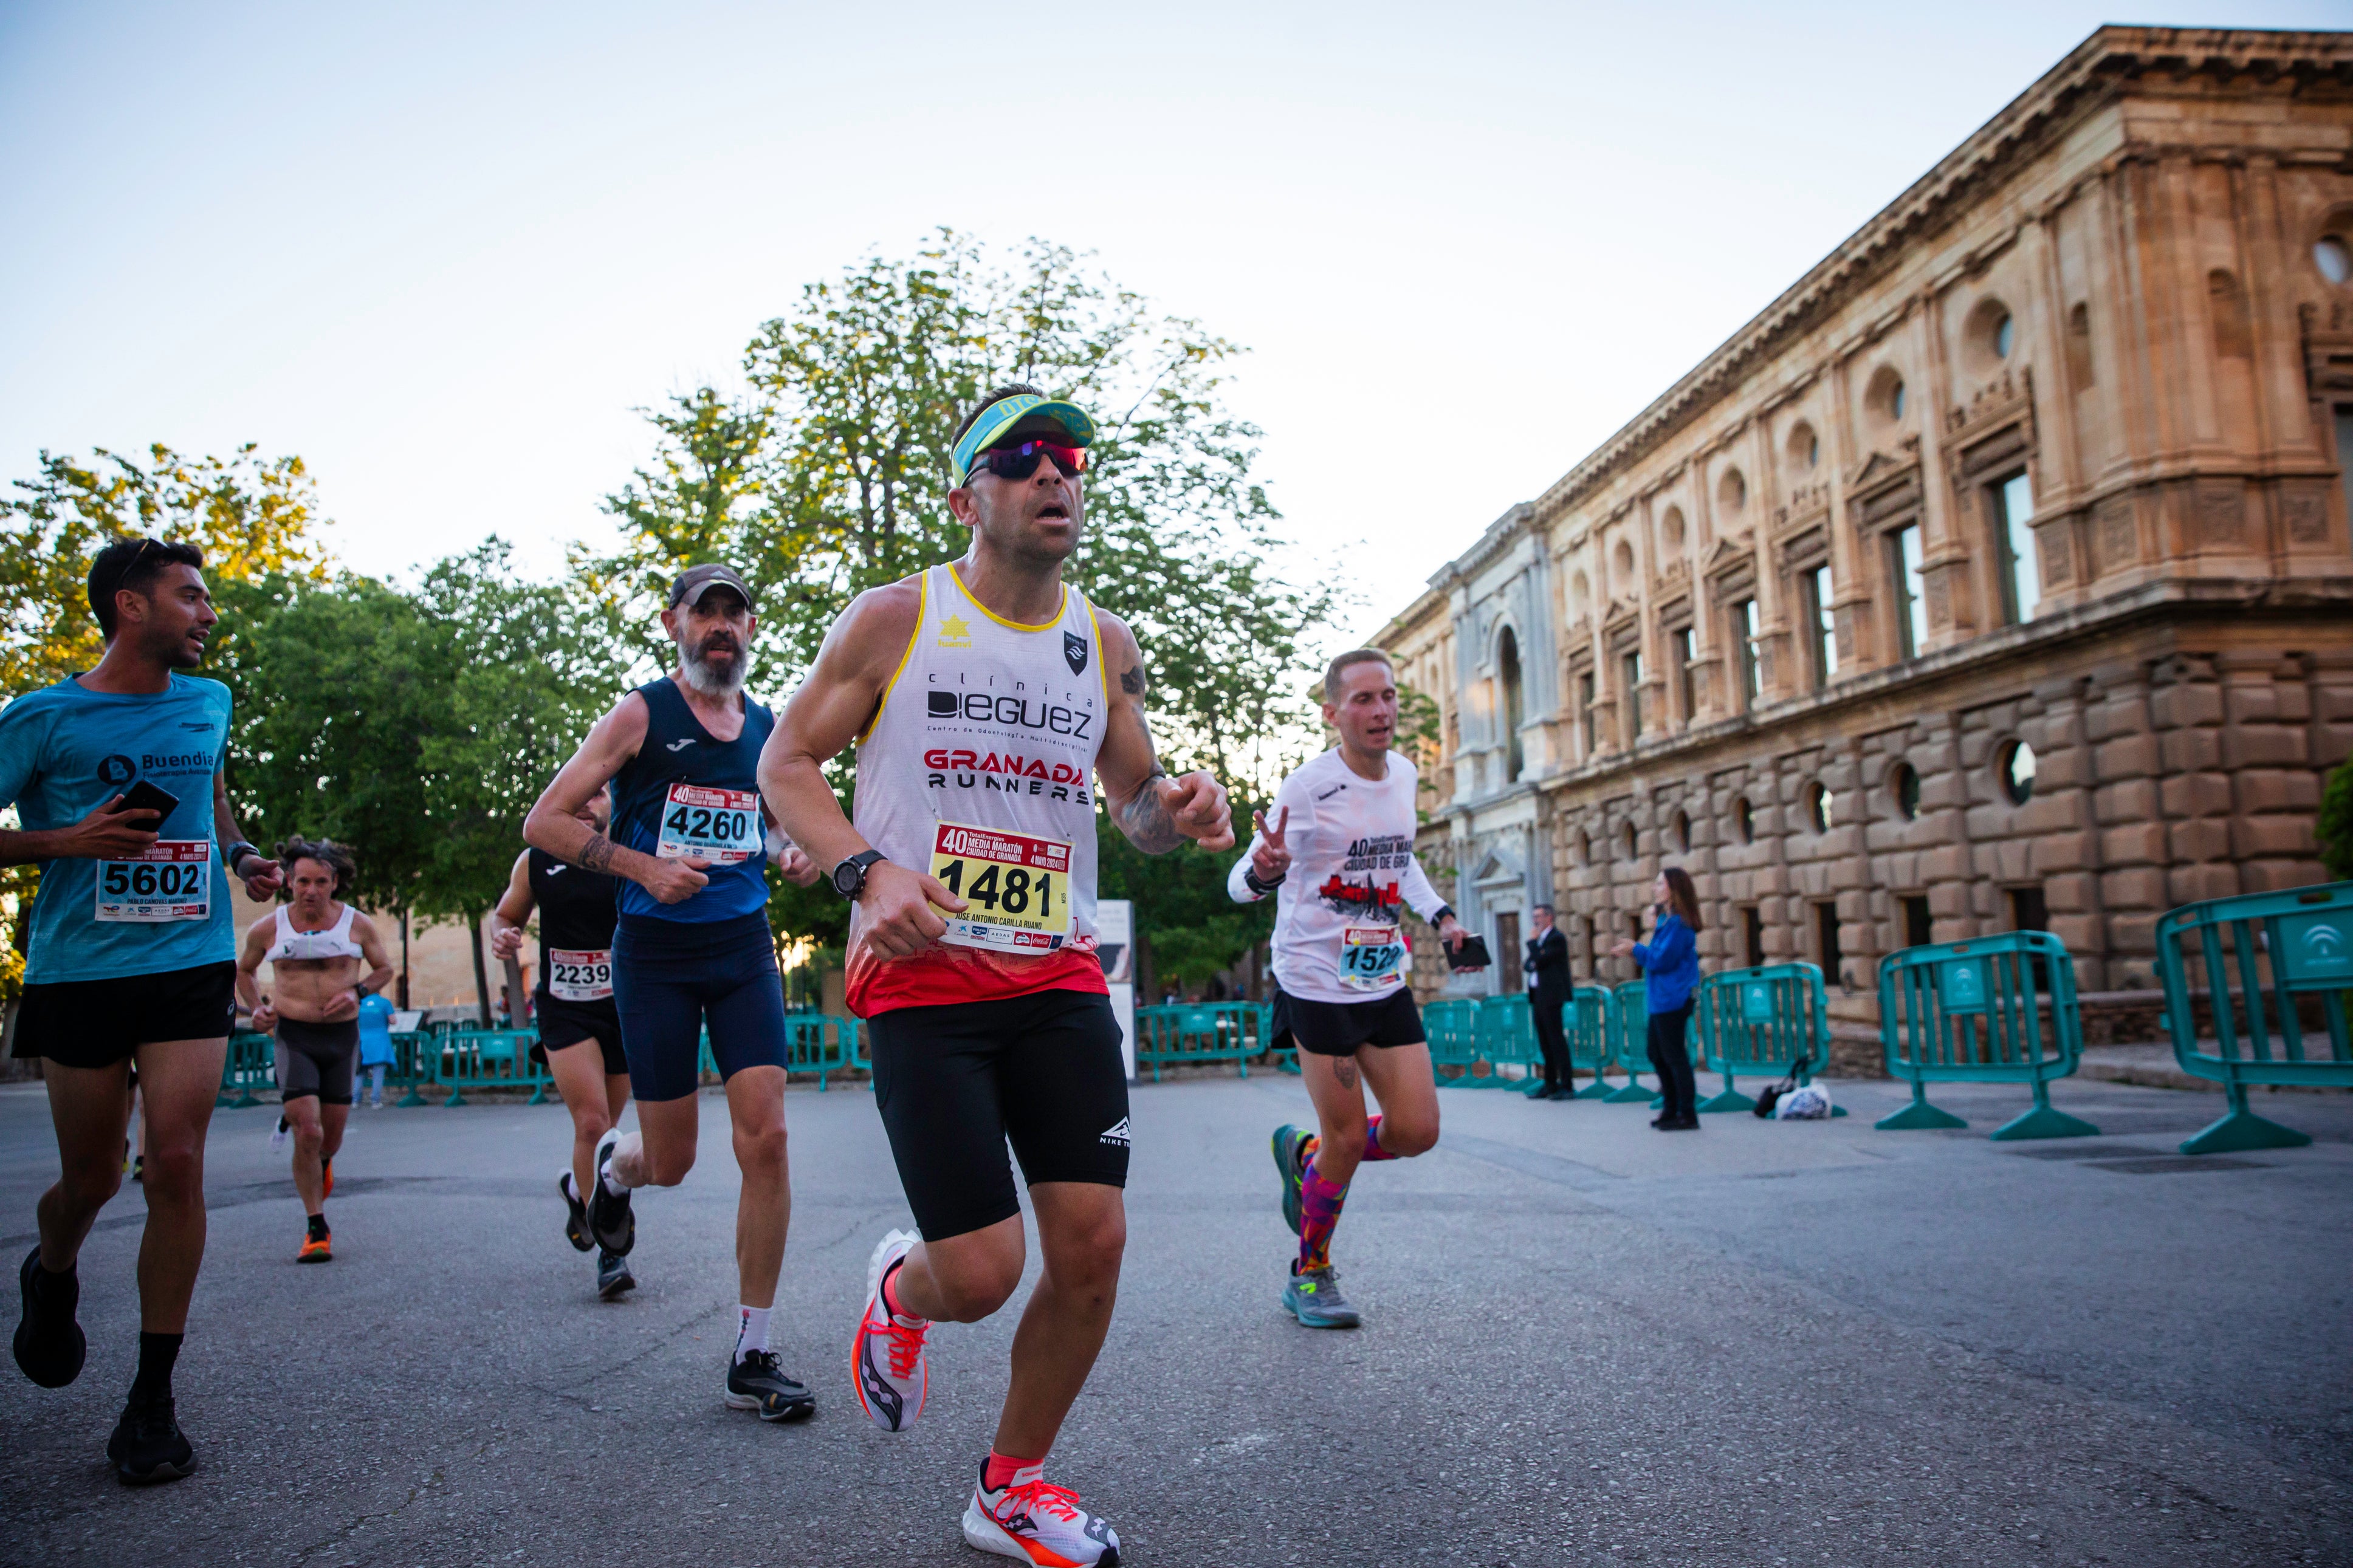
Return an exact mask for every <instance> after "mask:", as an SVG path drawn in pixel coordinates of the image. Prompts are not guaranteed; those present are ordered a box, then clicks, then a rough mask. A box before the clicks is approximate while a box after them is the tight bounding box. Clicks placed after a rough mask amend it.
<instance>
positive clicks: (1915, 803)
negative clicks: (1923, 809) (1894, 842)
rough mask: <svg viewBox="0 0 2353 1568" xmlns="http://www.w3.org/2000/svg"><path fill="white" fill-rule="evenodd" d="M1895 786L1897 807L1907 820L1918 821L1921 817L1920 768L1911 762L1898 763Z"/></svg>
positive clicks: (1896, 765)
mask: <svg viewBox="0 0 2353 1568" xmlns="http://www.w3.org/2000/svg"><path fill="white" fill-rule="evenodd" d="M1893 787H1894V791H1895V809H1896V810H1897V811H1898V812H1900V813H1902V814H1903V816H1904V820H1905V821H1906V822H1917V821H1918V820H1919V819H1920V770H1919V769H1917V768H1915V767H1914V766H1913V765H1912V764H1911V763H1896V764H1895V778H1894V786H1893Z"/></svg>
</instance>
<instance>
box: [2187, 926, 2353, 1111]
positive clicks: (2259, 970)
mask: <svg viewBox="0 0 2353 1568" xmlns="http://www.w3.org/2000/svg"><path fill="white" fill-rule="evenodd" d="M2157 960H2158V973H2160V974H2161V975H2162V976H2163V979H2164V983H2165V1025H2166V1028H2167V1030H2168V1032H2169V1033H2170V1034H2171V1035H2172V1037H2173V1058H2174V1060H2176V1061H2177V1062H2179V1063H2180V1064H2181V1070H2182V1071H2184V1072H2186V1073H2191V1074H2194V1075H2196V1076H2197V1077H2199V1078H2202V1079H2209V1080H2211V1081H2212V1082H2215V1083H2219V1084H2221V1086H2222V1093H2223V1094H2224V1096H2225V1097H2226V1098H2227V1100H2228V1102H2229V1109H2228V1110H2226V1111H2225V1112H2224V1113H2223V1115H2222V1116H2221V1120H2219V1121H2216V1122H2214V1124H2213V1125H2212V1126H2211V1127H2208V1128H2207V1129H2206V1130H2205V1131H2201V1132H2200V1133H2199V1134H2198V1135H2197V1136H2196V1137H2194V1138H2191V1139H2190V1140H2189V1141H2188V1142H2185V1143H2183V1144H2182V1145H2181V1152H2183V1153H2185V1154H2221V1153H2227V1152H2232V1151H2236V1150H2242V1149H2292V1148H2295V1147H2297V1146H2298V1145H2300V1144H2305V1143H2309V1142H2312V1140H2311V1139H2310V1138H2309V1137H2308V1136H2306V1134H2304V1133H2302V1132H2298V1131H2295V1129H2293V1128H2289V1127H2283V1126H2281V1125H2280V1124H2279V1123H2278V1122H2276V1121H2270V1120H2268V1119H2266V1118H2264V1117H2261V1116H2257V1115H2256V1114H2255V1113H2254V1112H2253V1111H2252V1110H2248V1109H2247V1086H2248V1085H2249V1084H2272V1085H2278V1086H2282V1087H2287V1088H2297V1089H2353V1040H2348V1035H2347V1013H2348V1007H2353V882H2331V883H2328V884H2327V885H2326V886H2323V887H2317V888H2298V889H2293V890H2291V891H2288V892H2284V893H2250V894H2245V895H2242V896H2241V897H2239V898H2233V899H2208V900H2204V901H2202V902H2200V903H2195V904H2185V905H2183V906H2182V907H2181V908H2180V909H2178V910H2168V911H2167V913H2166V914H2165V915H2164V916H2163V917H2162V918H2161V919H2159V920H2158V922H2157ZM2193 985H2195V986H2202V988H2203V989H2204V991H2205V993H2206V995H2207V998H2208V1000H2209V1003H2210V1005H2211V1007H2212V1010H2213V1018H2214V1037H2213V1038H2212V1039H2211V1040H2201V1039H2200V1038H2199V1037H2198V1026H2197V1016H2196V1013H2195V1012H2194V1010H2193V1007H2192V1001H2193V998H2192V987H2193ZM2324 1045H2325V1047H2326V1049H2325V1050H2324V1049H2323V1048H2322V1047H2323V1046H2324Z"/></svg>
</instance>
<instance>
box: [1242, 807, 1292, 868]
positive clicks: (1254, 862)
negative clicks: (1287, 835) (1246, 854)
mask: <svg viewBox="0 0 2353 1568" xmlns="http://www.w3.org/2000/svg"><path fill="white" fill-rule="evenodd" d="M1251 820H1252V822H1253V823H1254V825H1255V826H1257V828H1258V842H1257V843H1256V844H1253V845H1251V846H1250V869H1252V870H1253V871H1256V872H1257V873H1258V879H1259V880H1260V881H1261V882H1280V881H1282V876H1283V873H1284V872H1286V871H1288V870H1290V869H1291V851H1290V850H1288V849H1286V848H1284V847H1283V844H1282V836H1283V833H1284V832H1285V831H1286V830H1287V829H1288V828H1289V827H1290V826H1291V807H1289V806H1287V805H1286V806H1284V807H1283V808H1282V810H1281V811H1279V812H1277V813H1276V814H1275V818H1274V824H1273V826H1268V825H1267V820H1266V813H1264V812H1263V811H1261V812H1256V813H1253V814H1252V818H1251Z"/></svg>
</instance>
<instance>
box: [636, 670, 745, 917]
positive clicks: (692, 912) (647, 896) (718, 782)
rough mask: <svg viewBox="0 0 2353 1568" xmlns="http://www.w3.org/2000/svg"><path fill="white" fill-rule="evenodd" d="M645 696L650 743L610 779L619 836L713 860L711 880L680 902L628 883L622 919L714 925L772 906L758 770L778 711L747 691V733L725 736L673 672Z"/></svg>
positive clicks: (668, 855) (644, 847) (644, 848)
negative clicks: (706, 724) (707, 723)
mask: <svg viewBox="0 0 2353 1568" xmlns="http://www.w3.org/2000/svg"><path fill="white" fill-rule="evenodd" d="M638 696H640V697H642V698H644V699H645V700H646V740H645V744H643V745H642V746H640V747H638V754H637V755H636V756H634V757H631V758H630V759H629V760H628V762H627V763H623V764H622V765H621V769H620V771H619V772H618V773H615V774H614V775H613V841H614V842H615V843H617V844H620V845H622V846H624V847H628V848H630V849H635V850H638V852H640V853H641V854H646V855H652V856H656V857H658V858H661V859H665V860H671V859H682V858H687V857H689V856H691V857H693V858H697V859H701V860H703V861H706V862H708V863H709V864H708V867H707V868H706V869H705V870H704V872H703V875H704V876H706V877H708V878H710V879H711V880H710V882H709V883H708V884H706V885H705V886H704V887H703V888H702V889H701V890H700V891H698V892H697V893H696V894H695V895H694V897H692V898H691V899H689V900H686V901H685V902H683V903H677V904H665V903H663V902H662V901H661V900H659V899H657V898H655V897H654V896H653V895H652V894H651V893H649V892H647V891H646V890H645V889H643V888H641V887H639V886H638V884H636V883H635V882H630V881H624V882H622V884H621V913H622V915H623V916H624V917H628V918H637V919H653V920H662V921H683V922H686V923H690V924H696V925H708V924H711V923H712V922H715V921H733V920H741V919H743V918H744V916H745V915H749V914H754V913H758V912H760V911H763V910H765V909H766V908H767V907H768V884H767V879H766V878H765V875H764V874H763V873H764V868H765V867H766V865H767V860H768V857H767V851H766V848H765V843H766V831H765V828H764V827H763V826H762V825H761V819H760V793H759V792H760V785H759V780H758V769H759V763H760V748H761V747H763V746H765V745H766V744H767V742H768V731H771V730H773V729H775V728H776V716H775V715H773V714H771V713H770V712H769V711H768V710H766V709H765V708H763V707H761V706H760V705H759V704H758V703H757V702H754V701H753V700H751V699H750V698H748V697H746V698H744V700H743V701H744V730H743V732H742V733H741V734H739V735H737V736H736V737H735V738H734V739H733V740H732V741H720V740H714V739H713V738H712V733H711V731H708V730H706V729H704V728H703V727H702V721H701V720H699V719H697V718H696V717H695V716H694V710H692V709H691V708H689V707H688V706H687V705H686V698H685V697H684V695H682V694H681V692H680V691H679V689H678V683H677V682H676V681H674V680H671V679H670V678H669V677H667V676H665V677H663V678H662V679H659V680H649V681H648V682H647V683H646V684H645V685H643V686H640V687H638Z"/></svg>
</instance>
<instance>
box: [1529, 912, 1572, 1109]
mask: <svg viewBox="0 0 2353 1568" xmlns="http://www.w3.org/2000/svg"><path fill="white" fill-rule="evenodd" d="M1530 914H1531V918H1532V920H1533V922H1534V924H1535V932H1536V934H1535V936H1533V937H1531V938H1529V939H1528V956H1527V958H1526V960H1525V962H1524V963H1522V965H1521V967H1522V968H1524V969H1525V970H1526V971H1527V975H1528V1010H1529V1012H1530V1013H1532V1014H1533V1015H1534V1016H1535V1026H1536V1044H1537V1045H1538V1046H1539V1047H1542V1049H1543V1051H1544V1088H1543V1089H1539V1090H1534V1091H1532V1092H1531V1093H1530V1095H1529V1098H1530V1099H1532V1100H1570V1099H1574V1098H1575V1097H1576V1094H1577V1086H1576V1085H1575V1084H1574V1083H1572V1082H1571V1081H1570V1080H1569V1076H1568V1040H1567V1037H1566V1036H1565V1035H1563V1034H1562V1032H1561V1027H1560V1010H1561V1008H1562V1007H1563V1006H1564V1005H1567V1001H1568V993H1569V985H1570V982H1569V978H1568V940H1567V938H1566V937H1564V936H1562V935H1561V934H1560V930H1559V928H1558V927H1556V926H1555V925H1554V924H1553V923H1552V906H1551V905H1550V904H1538V905H1537V906H1536V907H1535V910H1532V911H1530Z"/></svg>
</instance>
